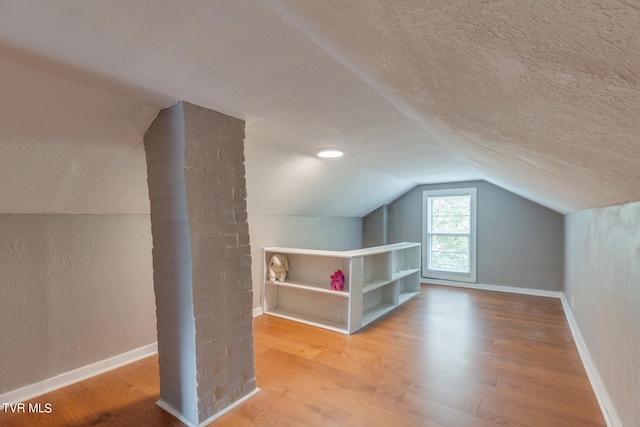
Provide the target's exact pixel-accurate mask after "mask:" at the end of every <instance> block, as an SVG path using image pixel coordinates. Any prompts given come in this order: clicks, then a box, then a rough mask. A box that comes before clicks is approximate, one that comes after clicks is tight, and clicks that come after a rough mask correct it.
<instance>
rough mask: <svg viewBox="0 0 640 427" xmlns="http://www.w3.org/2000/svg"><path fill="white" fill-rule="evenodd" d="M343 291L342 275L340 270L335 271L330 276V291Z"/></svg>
mask: <svg viewBox="0 0 640 427" xmlns="http://www.w3.org/2000/svg"><path fill="white" fill-rule="evenodd" d="M343 289H344V274H343V273H342V270H336V272H335V273H333V274H332V275H331V290H332V291H341V290H343Z"/></svg>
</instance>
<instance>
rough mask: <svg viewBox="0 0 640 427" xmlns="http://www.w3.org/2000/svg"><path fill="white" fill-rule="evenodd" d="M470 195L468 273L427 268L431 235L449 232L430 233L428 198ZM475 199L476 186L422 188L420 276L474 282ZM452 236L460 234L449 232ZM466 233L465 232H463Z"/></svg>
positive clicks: (476, 231) (476, 193)
mask: <svg viewBox="0 0 640 427" xmlns="http://www.w3.org/2000/svg"><path fill="white" fill-rule="evenodd" d="M460 196H469V197H470V209H469V210H470V212H469V215H470V217H469V224H470V232H469V233H468V235H469V273H457V272H446V271H441V270H429V268H428V262H429V258H430V256H431V245H430V242H431V235H432V234H437V235H449V233H430V227H429V225H430V217H429V199H430V198H434V197H460ZM477 201H478V189H477V188H476V187H468V188H449V189H439V190H424V191H423V192H422V247H423V250H422V268H421V271H422V273H421V274H422V277H423V278H425V279H441V280H451V281H456V282H470V283H476V256H477V251H476V249H477V240H478V239H477V234H478V230H477V216H478V215H477ZM450 235H452V236H456V235H458V236H459V235H460V234H456V233H450ZM464 235H466V233H465V234H464Z"/></svg>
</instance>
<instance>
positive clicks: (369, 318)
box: [362, 303, 397, 326]
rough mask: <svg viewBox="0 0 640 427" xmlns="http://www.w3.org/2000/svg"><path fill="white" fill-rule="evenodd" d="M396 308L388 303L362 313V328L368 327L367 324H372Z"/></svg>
mask: <svg viewBox="0 0 640 427" xmlns="http://www.w3.org/2000/svg"><path fill="white" fill-rule="evenodd" d="M396 307H397V305H395V304H389V303H380V304H378V305H376V306H374V307H371V308H370V309H369V310H367V311H365V312H364V313H362V326H365V325H368V324H369V323H371V322H373V321H374V320H376V319H377V318H379V317H382V316H384V315H385V314H387V313H388V312H390V311H391V310H393V309H394V308H396Z"/></svg>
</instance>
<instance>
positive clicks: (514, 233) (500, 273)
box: [389, 181, 564, 291]
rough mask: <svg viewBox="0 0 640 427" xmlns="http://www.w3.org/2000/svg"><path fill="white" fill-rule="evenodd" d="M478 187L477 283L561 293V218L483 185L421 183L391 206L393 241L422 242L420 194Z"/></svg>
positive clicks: (390, 239)
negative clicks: (425, 191) (426, 191)
mask: <svg viewBox="0 0 640 427" xmlns="http://www.w3.org/2000/svg"><path fill="white" fill-rule="evenodd" d="M461 187H476V188H477V189H478V218H477V219H478V247H477V283H479V284H484V285H499V286H513V287H521V288H532V289H541V290H551V291H561V290H562V287H563V275H564V265H563V257H564V252H563V251H564V246H563V245H564V243H563V241H564V240H563V239H564V236H563V216H562V215H561V214H559V213H557V212H555V211H552V210H550V209H547V208H545V207H543V206H540V205H538V204H536V203H533V202H531V201H529V200H526V199H524V198H522V197H520V196H517V195H515V194H513V193H510V192H508V191H506V190H503V189H501V188H499V187H496V186H495V185H492V184H489V183H488V182H485V181H472V182H460V183H449V184H437V185H422V186H418V187H416V188H414V189H413V190H411V191H409V192H408V193H406V194H404V195H403V196H401V197H400V198H398V199H396V200H395V201H394V202H392V203H391V204H390V205H389V243H395V242H402V241H410V242H422V192H423V191H424V190H436V189H442V188H461Z"/></svg>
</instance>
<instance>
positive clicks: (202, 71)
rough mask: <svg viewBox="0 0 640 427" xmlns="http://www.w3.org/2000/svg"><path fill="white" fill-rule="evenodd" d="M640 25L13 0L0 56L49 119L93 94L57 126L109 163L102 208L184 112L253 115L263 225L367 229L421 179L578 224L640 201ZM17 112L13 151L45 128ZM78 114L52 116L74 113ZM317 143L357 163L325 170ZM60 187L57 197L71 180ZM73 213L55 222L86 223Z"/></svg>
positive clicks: (576, 17) (567, 5)
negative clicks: (34, 86) (537, 207)
mask: <svg viewBox="0 0 640 427" xmlns="http://www.w3.org/2000/svg"><path fill="white" fill-rule="evenodd" d="M638 22H640V7H638V6H637V5H635V4H634V3H633V2H626V1H613V0H612V1H598V2H592V1H583V0H573V1H560V0H553V1H551V0H549V1H543V0H536V1H533V0H531V1H524V0H519V1H513V0H509V1H508V0H504V1H500V0H498V1H455V0H447V1H429V2H425V1H418V0H415V1H411V0H393V1H391V0H386V1H383V0H367V1H359V0H352V1H348V0H322V1H310V0H304V1H302V0H300V1H294V0H264V1H250V0H234V1H220V0H218V1H215V0H213V1H212V0H209V1H192V2H176V1H171V0H144V1H141V0H136V1H130V2H122V1H116V0H103V1H100V2H86V1H81V0H74V1H71V0H65V1H62V2H44V3H43V2H39V1H35V0H23V1H17V0H16V1H4V2H2V3H1V4H0V57H1V58H4V59H5V62H4V63H5V64H14V65H11V66H8V65H6V66H5V65H2V64H1V63H0V78H1V79H2V81H3V82H4V85H3V87H2V89H0V90H1V92H0V94H2V96H3V98H4V99H5V100H6V99H12V98H7V95H10V96H11V97H17V96H20V95H19V94H17V93H15V92H16V91H15V90H14V91H11V90H10V87H21V86H24V87H28V86H29V85H30V84H31V83H30V82H31V81H32V80H33V79H34V78H35V77H34V75H33V73H36V72H42V73H46V74H49V75H50V76H49V77H47V78H43V79H42V80H41V81H42V83H41V84H42V85H44V84H45V83H46V84H50V85H57V86H56V89H55V90H53V89H50V90H49V89H44V90H42V97H43V98H42V105H54V104H55V102H54V100H55V98H50V97H57V99H64V98H65V97H68V98H69V99H77V100H82V99H84V98H83V97H84V96H88V95H91V96H92V97H93V99H92V101H91V102H87V104H86V111H83V112H82V114H81V116H80V117H81V118H82V119H83V120H84V121H85V123H84V124H79V123H78V124H76V123H73V121H71V120H66V121H65V119H61V120H62V121H63V122H64V123H66V126H65V127H63V128H61V129H57V130H56V132H59V133H60V135H63V134H64V133H65V132H68V133H69V135H68V138H67V139H69V140H73V141H74V143H73V144H71V145H72V146H74V147H75V146H76V145H77V144H83V143H87V144H90V143H91V144H95V141H93V142H91V141H90V140H92V139H94V140H100V141H102V143H103V144H105V145H108V146H109V148H108V152H109V153H113V158H112V159H109V158H108V159H106V160H107V161H110V163H111V166H112V173H111V174H109V172H108V170H107V169H108V168H107V167H105V166H102V167H99V168H97V170H98V172H99V173H100V174H101V175H99V176H93V178H92V179H87V178H88V175H87V174H88V173H89V172H87V171H84V172H83V170H82V168H76V170H75V171H74V172H73V173H74V174H75V176H76V177H77V180H76V181H75V182H76V183H75V184H74V185H75V186H76V187H77V188H75V193H74V194H75V195H76V196H77V198H78V199H81V200H84V203H86V204H87V205H91V206H98V205H95V204H96V203H99V201H96V200H93V198H92V197H90V196H89V195H90V193H91V192H92V191H95V183H96V182H102V185H101V186H100V187H99V188H100V191H104V197H103V198H102V199H101V200H107V201H109V200H111V199H113V198H116V197H118V195H117V194H116V193H115V192H114V191H113V190H109V189H108V188H107V187H109V184H110V183H113V181H114V179H115V178H114V175H115V176H122V173H118V172H115V171H117V170H118V168H123V167H124V168H127V169H131V167H130V166H128V164H127V162H130V161H131V160H125V159H130V157H127V154H126V153H125V152H124V151H117V152H116V151H114V150H115V149H114V147H122V146H128V147H133V148H132V150H133V149H140V146H139V141H140V140H141V139H142V134H143V133H144V129H145V125H148V123H150V121H151V120H152V116H153V114H150V113H149V112H150V111H152V112H153V111H157V110H158V109H159V108H162V107H166V106H168V105H170V104H171V103H172V102H173V101H174V100H175V99H184V100H186V101H189V102H192V103H195V104H199V105H202V106H205V107H209V108H212V109H215V110H218V111H221V112H223V113H227V114H231V115H234V116H236V117H240V118H243V119H245V120H246V121H247V142H246V160H247V185H248V191H249V200H248V207H249V211H250V212H252V213H274V214H296V215H343V216H361V215H365V214H366V213H368V212H369V211H371V210H373V209H375V208H377V207H378V206H380V205H381V204H384V203H388V202H389V201H391V200H393V199H394V198H396V197H398V196H399V195H401V194H402V193H403V192H405V191H407V190H408V189H410V188H412V187H413V186H415V185H416V184H421V183H434V182H446V181H462V180H469V179H486V180H487V181H489V182H492V183H494V184H496V185H498V186H501V187H503V188H505V189H508V190H510V191H513V192H515V193H517V194H520V195H522V196H524V197H527V198H529V199H532V200H534V201H537V202H539V203H541V204H544V205H546V206H548V207H550V208H552V209H555V210H558V211H560V212H569V211H574V210H579V209H584V208H589V207H597V206H605V205H612V204H620V203H624V202H628V201H635V200H640V166H638V165H640V118H639V113H640V85H639V80H640V25H638ZM9 61H11V62H9ZM15 67H28V68H30V69H33V71H31V72H25V73H19V72H16V69H15ZM36 70H39V71H36ZM23 74H24V75H23ZM28 79H31V80H28ZM59 79H67V80H70V81H72V82H73V84H72V83H69V84H59V82H57V81H58V80H59ZM47 82H48V83H47ZM65 91H66V92H65ZM27 92H28V91H27ZM32 92H33V93H32ZM29 93H30V95H29V96H35V95H34V93H35V92H34V91H31V92H29ZM25 96H26V95H25ZM20 103H22V104H24V105H25V107H24V108H22V109H18V110H16V111H18V112H21V113H20V114H21V115H20V116H19V117H13V118H12V119H11V123H12V126H9V128H11V129H13V130H11V132H8V131H5V137H3V139H2V140H0V150H3V149H4V150H5V151H7V152H9V148H6V147H7V142H6V141H12V142H11V144H12V145H11V147H13V148H11V150H12V151H11V152H12V153H14V152H17V151H19V146H21V145H20V144H22V142H20V141H22V140H23V139H25V138H27V139H28V137H24V138H23V139H21V136H20V132H21V131H20V129H22V128H28V127H29V123H30V120H32V119H33V120H44V119H43V118H42V117H41V116H42V114H41V115H40V116H37V115H36V116H34V117H29V115H30V110H29V108H27V106H28V105H30V104H28V103H26V102H25V101H20ZM67 104H69V103H60V105H59V107H58V111H57V113H56V114H58V115H60V116H61V117H65V116H66V117H74V115H76V116H77V114H78V111H77V109H78V106H77V105H75V106H74V105H67ZM71 104H73V103H71ZM74 108H75V110H74ZM104 109H106V110H107V111H108V112H109V114H102V110H104ZM9 110H10V109H9ZM9 110H8V111H9ZM12 114H13V115H14V116H16V115H17V114H18V113H15V112H14V113H12ZM45 116H46V115H45ZM45 121H46V120H45ZM127 122H129V123H128V124H127ZM8 123H9V119H8V118H6V116H4V115H3V116H2V117H0V127H2V128H4V127H5V124H8ZM34 126H40V125H38V124H37V123H35V124H34ZM75 126H79V127H80V128H81V129H83V128H84V127H87V126H88V127H95V128H96V132H95V134H94V135H89V134H85V133H83V131H82V130H74V127H75ZM116 128H117V129H118V130H115V129H116ZM43 129H44V128H43ZM46 129H48V128H46ZM46 129H44V130H43V131H42V132H41V134H40V135H39V136H38V138H36V139H43V138H45V136H46V135H47V134H48V130H46ZM122 129H130V130H131V132H129V133H127V132H124V131H123V130H122ZM7 132H8V133H7ZM54 133H55V132H54ZM3 144H4V146H5V148H3ZM127 144H128V145H127ZM323 146H340V147H343V148H344V150H345V151H346V154H347V155H346V156H345V157H344V158H342V159H338V160H334V161H320V160H318V159H316V158H315V157H313V154H314V153H315V151H316V149H317V148H321V147H323ZM105 149H106V148H105ZM70 153H71V152H70ZM74 156H76V157H74ZM118 156H121V157H118ZM71 157H72V158H75V159H76V160H75V162H76V163H81V162H82V159H83V158H81V157H77V150H75V152H74V153H73V155H72V156H71ZM118 159H120V161H119V160H118ZM22 160H25V159H22ZM0 162H2V159H0ZM58 164H59V165H62V166H61V167H63V166H64V162H63V161H62V160H59V161H58ZM142 167H144V164H143V163H142ZM2 169H3V170H6V168H5V167H4V166H3V168H2ZM92 172H93V171H92ZM14 173H15V174H17V176H18V178H20V177H21V175H20V173H22V174H25V173H26V172H24V171H22V172H21V171H20V170H16V171H14ZM83 174H84V175H83ZM125 176H126V174H125ZM0 178H2V181H3V182H5V179H8V176H7V173H6V172H0ZM67 179H72V177H71V176H70V177H69V178H67ZM131 180H132V185H131V190H130V191H132V192H137V193H136V194H138V195H139V196H140V197H146V190H145V189H144V184H145V183H144V182H139V181H140V177H139V176H138V175H135V176H131ZM83 183H86V188H85V189H83V188H82V185H83ZM116 184H117V179H116ZM34 185H35V184H34ZM51 188H52V189H51V191H53V193H52V194H50V197H53V198H54V199H56V200H57V199H58V198H57V197H55V196H56V195H57V194H56V191H63V190H62V189H63V188H64V186H62V185H53V186H51ZM58 196H63V195H62V194H59V195H58ZM13 197H14V196H12V195H11V194H8V193H7V192H6V191H5V193H3V190H1V189H0V198H2V203H5V204H8V205H11V206H17V205H18V204H19V203H18V202H16V201H15V200H14V199H13ZM119 200H121V201H122V200H125V201H126V200H129V198H124V199H123V198H122V197H120V199H119ZM69 203H73V202H71V201H69V202H67V204H66V205H65V203H63V202H61V206H57V205H54V206H53V207H51V208H50V209H52V210H54V211H55V210H56V209H58V210H60V211H66V210H70V211H77V210H80V211H82V210H83V209H78V208H77V207H74V208H70V207H69V206H68V205H69ZM76 203H80V202H76ZM123 203H125V202H123ZM27 204H28V203H27ZM0 207H2V206H0ZM21 209H23V210H24V209H30V208H29V207H28V206H27V207H24V208H21ZM140 209H141V207H140V206H139V205H135V206H134V204H133V202H132V205H131V207H130V208H127V207H122V208H121V209H119V210H122V211H125V212H126V211H132V212H137V211H139V210H140ZM5 210H6V209H5ZM9 210H11V209H9ZM18 210H19V209H18ZM85 210H87V211H93V210H96V211H102V210H103V208H102V207H96V208H95V209H90V208H86V209H85Z"/></svg>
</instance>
